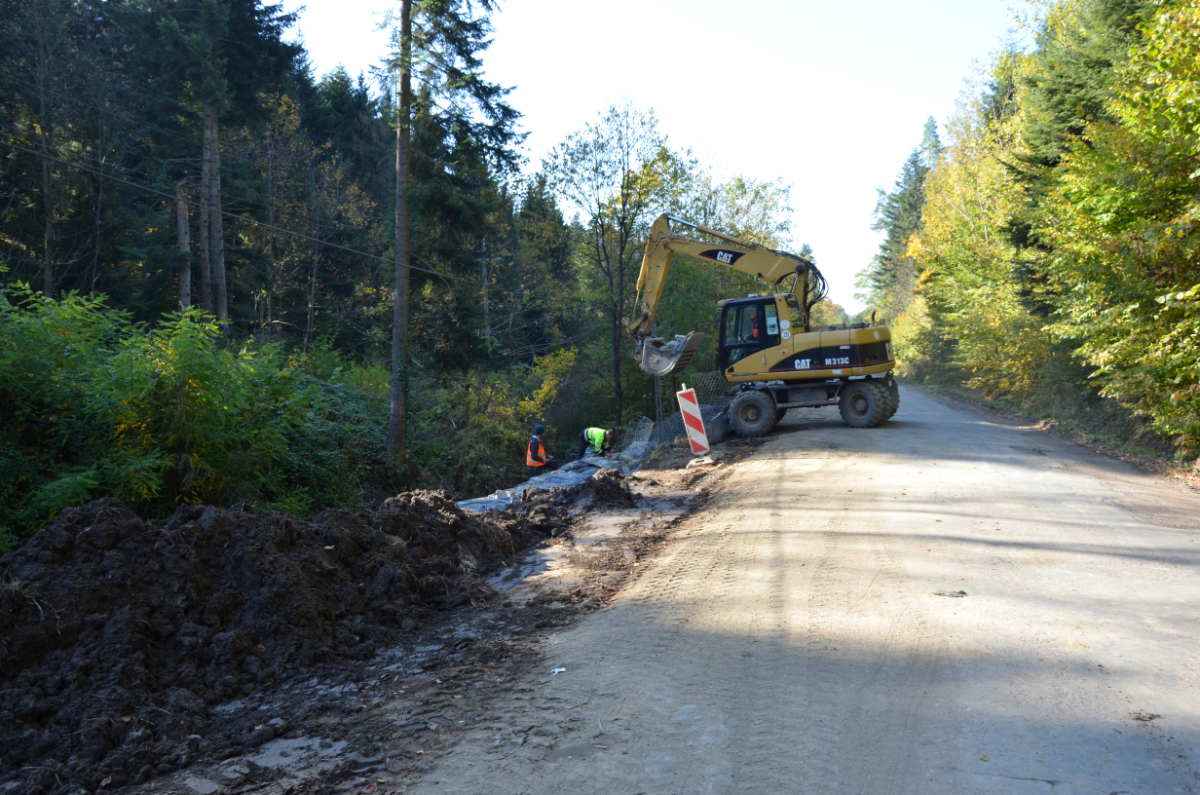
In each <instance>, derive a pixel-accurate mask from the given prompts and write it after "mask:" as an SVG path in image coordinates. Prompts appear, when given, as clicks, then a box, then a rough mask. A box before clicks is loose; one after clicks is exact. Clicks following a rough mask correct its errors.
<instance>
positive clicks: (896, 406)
mask: <svg viewBox="0 0 1200 795" xmlns="http://www.w3.org/2000/svg"><path fill="white" fill-rule="evenodd" d="M889 383H890V386H889V387H888V388H887V390H886V391H887V395H888V408H887V412H886V413H885V415H884V418H883V419H884V420H885V421H886V420H890V419H891V418H892V417H894V416H896V412H897V411H899V410H900V387H898V386H896V382H895V381H891V382H889Z"/></svg>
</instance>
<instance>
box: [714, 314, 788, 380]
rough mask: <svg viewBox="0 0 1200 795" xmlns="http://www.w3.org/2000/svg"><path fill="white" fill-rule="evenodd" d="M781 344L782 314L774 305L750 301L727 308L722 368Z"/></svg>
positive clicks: (722, 333) (722, 329)
mask: <svg viewBox="0 0 1200 795" xmlns="http://www.w3.org/2000/svg"><path fill="white" fill-rule="evenodd" d="M778 344H779V317H778V313H777V311H776V309H775V306H774V304H749V305H743V306H736V307H729V308H727V309H726V310H725V322H724V325H723V326H722V328H721V367H722V368H724V367H728V366H730V365H731V364H734V363H736V362H739V361H741V360H742V359H744V358H745V357H747V356H749V355H750V354H751V353H755V352H756V351H760V350H762V349H763V348H766V347H767V346H769V345H778Z"/></svg>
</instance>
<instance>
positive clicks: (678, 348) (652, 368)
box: [638, 331, 704, 375]
mask: <svg viewBox="0 0 1200 795" xmlns="http://www.w3.org/2000/svg"><path fill="white" fill-rule="evenodd" d="M702 342H704V332H702V331H693V332H692V333H691V334H688V335H687V336H686V337H685V336H683V335H680V334H677V335H676V336H675V339H673V340H671V341H670V342H667V341H666V340H664V339H662V338H660V337H649V338H647V339H646V340H645V343H644V344H643V345H642V352H641V355H640V356H639V357H638V366H639V367H641V368H642V372H644V373H650V374H651V375H670V374H671V373H678V372H679V371H680V370H682V369H683V368H685V367H687V366H688V365H689V364H691V363H692V357H693V356H695V355H696V351H697V350H699V349H700V343H702Z"/></svg>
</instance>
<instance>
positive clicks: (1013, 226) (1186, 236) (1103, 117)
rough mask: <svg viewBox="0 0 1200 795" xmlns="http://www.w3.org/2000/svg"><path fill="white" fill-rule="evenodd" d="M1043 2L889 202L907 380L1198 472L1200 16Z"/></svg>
mask: <svg viewBox="0 0 1200 795" xmlns="http://www.w3.org/2000/svg"><path fill="white" fill-rule="evenodd" d="M1034 8H1035V9H1036V10H1037V12H1038V13H1037V14H1036V15H1035V16H1034V17H1033V18H1031V19H1029V20H1026V22H1025V25H1026V27H1025V32H1027V33H1029V34H1032V38H1031V46H1028V47H1009V48H1006V49H1005V50H1003V51H1001V52H999V53H998V54H997V55H995V56H994V57H993V58H992V59H991V60H990V61H989V62H988V63H987V64H986V66H985V67H983V68H981V70H980V71H979V73H978V74H976V75H974V76H973V78H972V80H971V81H970V82H969V84H968V88H967V89H966V90H965V92H964V94H963V95H962V98H961V100H960V102H959V104H958V107H957V111H956V112H955V114H954V115H953V117H952V118H951V119H950V120H949V122H948V123H947V125H946V126H945V129H944V130H942V131H941V135H940V136H939V133H938V130H937V127H936V125H935V124H933V122H932V120H931V122H930V123H929V124H928V125H927V126H926V130H925V135H924V137H923V140H922V142H921V144H920V145H919V146H917V147H916V148H915V149H914V150H913V152H912V155H911V156H910V157H909V159H908V160H907V161H906V162H905V164H904V166H903V168H902V169H901V172H900V176H899V178H898V179H897V182H896V185H895V187H894V188H893V189H892V190H891V191H887V192H881V196H880V201H879V204H878V208H877V211H876V228H877V229H879V230H881V231H883V232H884V233H885V239H884V242H883V243H882V245H881V248H880V251H879V254H878V256H877V257H876V258H875V260H874V262H873V263H872V264H871V266H870V267H869V268H868V269H867V270H866V271H864V272H863V273H862V274H860V287H861V288H862V289H863V297H864V298H866V300H868V301H869V302H870V303H871V304H872V306H873V307H876V308H877V309H878V311H880V312H881V313H882V314H883V315H885V316H887V317H888V318H889V319H890V320H891V322H892V324H893V334H894V336H895V340H896V350H897V353H898V357H899V359H900V360H901V371H902V372H903V373H904V374H905V375H907V376H909V377H911V378H916V379H921V380H926V381H929V382H933V383H942V384H951V385H957V384H963V385H965V386H967V387H969V388H971V389H974V390H976V391H977V393H979V394H983V395H986V396H989V397H992V398H995V399H999V400H1001V401H1004V402H1007V403H1009V404H1011V405H1013V406H1015V407H1017V408H1020V409H1022V410H1024V411H1027V412H1031V413H1034V414H1041V415H1043V416H1044V417H1046V418H1047V419H1050V420H1053V421H1057V422H1059V423H1060V424H1062V425H1065V426H1068V429H1073V430H1077V431H1081V432H1083V433H1086V434H1088V435H1091V436H1094V437H1096V438H1099V439H1102V440H1109V441H1116V442H1124V443H1132V444H1134V445H1137V446H1139V447H1141V448H1142V449H1149V450H1152V451H1155V452H1159V453H1169V454H1173V455H1175V456H1178V457H1179V458H1181V459H1182V460H1185V461H1191V460H1192V459H1195V458H1196V456H1197V454H1198V453H1200V355H1198V354H1200V264H1198V263H1200V259H1198V258H1197V253H1198V252H1200V170H1198V168H1197V165H1198V164H1200V160H1198V158H1197V155H1200V102H1198V101H1197V100H1198V97H1200V6H1197V4H1196V3H1194V2H1190V1H1189V0H1057V1H1056V2H1052V3H1045V4H1039V5H1036V6H1034ZM1070 426H1074V428H1071V427H1070Z"/></svg>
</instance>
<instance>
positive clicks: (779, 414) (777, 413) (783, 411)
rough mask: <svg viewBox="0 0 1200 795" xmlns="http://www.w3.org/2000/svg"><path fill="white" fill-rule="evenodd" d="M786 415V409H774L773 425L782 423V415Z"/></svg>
mask: <svg viewBox="0 0 1200 795" xmlns="http://www.w3.org/2000/svg"><path fill="white" fill-rule="evenodd" d="M784 414H787V409H775V424H776V425H778V424H779V423H781V422H783V415H784Z"/></svg>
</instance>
